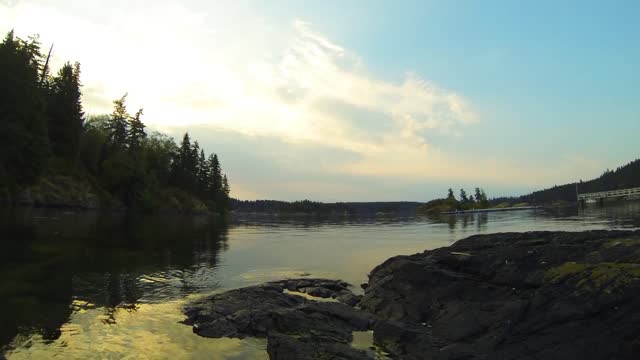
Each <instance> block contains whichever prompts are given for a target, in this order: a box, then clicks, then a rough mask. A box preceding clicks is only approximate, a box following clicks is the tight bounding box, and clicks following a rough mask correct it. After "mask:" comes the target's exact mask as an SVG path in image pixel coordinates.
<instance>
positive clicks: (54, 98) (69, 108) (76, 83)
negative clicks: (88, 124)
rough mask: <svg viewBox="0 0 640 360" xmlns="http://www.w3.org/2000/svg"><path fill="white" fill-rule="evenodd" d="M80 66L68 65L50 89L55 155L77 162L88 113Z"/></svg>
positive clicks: (49, 116) (48, 105) (51, 126)
mask: <svg viewBox="0 0 640 360" xmlns="http://www.w3.org/2000/svg"><path fill="white" fill-rule="evenodd" d="M80 86H81V85H80V64H79V63H75V65H73V66H72V65H71V64H70V63H68V62H67V63H65V64H64V65H63V66H62V68H61V69H60V71H58V75H57V76H55V77H54V78H53V79H52V81H51V85H50V88H49V95H48V99H47V100H48V101H47V115H48V118H49V119H48V120H49V124H48V128H49V140H50V142H51V147H52V151H53V153H54V154H55V155H56V156H58V157H61V158H64V159H67V160H70V161H75V160H76V157H77V155H78V147H79V139H80V133H81V131H82V125H83V123H84V112H83V111H82V103H81V96H82V93H81V92H80Z"/></svg>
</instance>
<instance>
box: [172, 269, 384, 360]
mask: <svg viewBox="0 0 640 360" xmlns="http://www.w3.org/2000/svg"><path fill="white" fill-rule="evenodd" d="M348 286H349V284H347V283H344V282H341V281H335V280H326V279H296V280H283V281H276V282H270V283H266V284H264V285H258V286H250V287H246V288H242V289H237V290H231V291H228V292H225V293H221V294H216V295H213V296H211V297H208V298H205V299H202V300H199V301H197V302H194V303H192V304H190V305H189V306H188V307H186V308H185V310H184V311H185V314H186V315H187V317H188V319H187V320H186V321H185V323H186V324H189V325H193V327H194V332H195V333H196V334H198V335H201V336H205V337H212V338H220V337H234V338H244V337H247V336H252V337H261V338H267V340H268V348H267V350H268V352H269V354H270V357H271V358H272V359H286V360H290V359H336V360H337V359H345V360H346V359H370V357H369V355H367V353H365V352H364V351H360V350H356V349H353V348H352V347H350V345H349V343H350V342H351V340H352V332H353V331H363V330H367V329H369V328H371V327H372V325H373V323H374V319H373V316H372V315H370V314H368V313H365V312H362V311H359V310H356V309H354V308H353V307H351V306H349V305H346V304H344V303H341V302H338V301H339V300H341V299H342V300H343V301H345V302H352V301H353V298H355V295H353V294H352V293H351V291H349V290H348V288H347V287H348ZM284 290H289V291H297V292H303V293H306V294H309V295H312V296H316V297H320V298H334V299H336V300H337V301H336V302H319V301H313V300H308V299H306V298H304V297H302V296H299V295H295V294H291V293H287V292H285V291H284Z"/></svg>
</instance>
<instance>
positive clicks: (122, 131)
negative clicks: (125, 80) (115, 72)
mask: <svg viewBox="0 0 640 360" xmlns="http://www.w3.org/2000/svg"><path fill="white" fill-rule="evenodd" d="M126 100H127V94H124V95H123V96H122V97H121V98H120V99H117V100H114V101H113V105H114V108H113V112H112V113H111V117H110V118H109V122H108V123H107V130H108V131H109V142H110V144H111V145H113V146H114V147H117V148H124V147H126V145H127V142H128V141H127V140H128V134H129V128H128V127H129V118H130V116H129V113H128V112H127V106H126V104H125V102H126Z"/></svg>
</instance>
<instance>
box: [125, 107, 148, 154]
mask: <svg viewBox="0 0 640 360" xmlns="http://www.w3.org/2000/svg"><path fill="white" fill-rule="evenodd" d="M140 117H142V109H140V110H138V112H136V114H135V115H134V116H133V117H131V118H129V148H130V149H133V150H137V149H139V148H140V145H141V144H142V141H143V140H144V139H145V138H146V137H147V133H146V132H145V131H144V128H145V125H144V123H143V122H142V120H140Z"/></svg>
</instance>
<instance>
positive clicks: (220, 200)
mask: <svg viewBox="0 0 640 360" xmlns="http://www.w3.org/2000/svg"><path fill="white" fill-rule="evenodd" d="M50 56H51V49H49V51H48V52H47V53H46V54H45V53H43V51H42V48H41V44H40V42H39V40H38V37H37V36H31V37H28V38H27V39H21V38H19V37H17V36H15V34H14V32H13V31H10V32H9V33H8V34H7V35H6V36H5V37H4V39H3V40H2V42H1V43H0V83H1V84H2V86H1V87H0V122H1V126H0V195H2V192H4V193H5V196H11V195H12V194H16V193H19V192H21V191H24V190H25V189H29V188H30V187H35V186H37V185H38V184H42V183H43V182H47V181H51V179H61V178H64V179H67V180H66V181H72V182H74V184H75V183H77V184H89V185H88V186H89V187H90V188H91V189H92V191H93V192H95V193H96V196H98V197H99V200H100V202H101V203H102V204H103V205H107V206H117V205H122V206H126V207H134V208H135V207H140V208H143V209H156V208H172V209H205V208H208V209H209V210H214V211H217V212H221V213H222V212H225V211H226V210H227V209H228V208H229V205H230V202H229V192H230V187H229V182H228V179H227V176H226V175H225V174H224V173H223V171H222V167H221V165H220V160H219V158H218V156H217V155H216V154H213V153H212V154H210V155H209V156H208V157H207V156H206V153H205V150H204V149H203V148H201V147H200V145H199V144H198V142H197V141H193V142H192V140H191V138H190V137H189V134H188V133H185V134H184V136H183V138H182V141H181V142H180V144H178V145H177V144H176V143H175V141H174V140H173V139H172V138H170V137H168V136H166V135H163V134H161V133H158V132H152V133H148V132H147V130H146V126H145V124H144V122H143V120H142V116H143V114H144V112H143V109H139V110H137V111H136V112H135V113H133V114H130V113H129V111H128V109H127V106H126V98H127V95H126V94H125V95H124V96H122V97H121V98H120V99H117V100H115V101H114V102H113V104H114V106H113V111H112V113H111V114H108V115H99V116H94V117H90V118H88V119H87V118H86V116H85V113H84V111H83V108H82V102H81V97H82V92H81V87H82V84H81V81H80V74H81V71H80V64H79V63H77V62H76V63H70V62H67V63H65V64H64V65H63V66H62V68H60V69H59V70H58V71H57V73H55V74H51V70H50V65H49V60H50ZM68 179H72V180H68ZM51 187H52V188H53V186H51ZM58 195H59V194H58Z"/></svg>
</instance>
